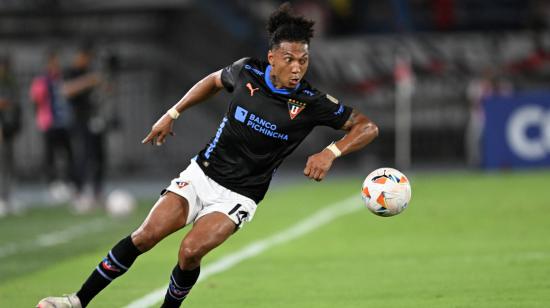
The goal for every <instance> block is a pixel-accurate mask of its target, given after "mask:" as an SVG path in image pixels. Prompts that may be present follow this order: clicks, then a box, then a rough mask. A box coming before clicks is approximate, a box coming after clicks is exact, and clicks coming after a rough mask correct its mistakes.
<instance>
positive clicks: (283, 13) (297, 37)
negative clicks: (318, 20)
mask: <svg viewBox="0 0 550 308" xmlns="http://www.w3.org/2000/svg"><path fill="white" fill-rule="evenodd" d="M314 24H315V22H313V21H311V20H307V19H305V18H304V17H303V16H295V15H294V14H293V13H292V7H291V6H290V3H288V2H285V3H283V4H282V5H281V6H280V7H279V8H278V9H277V10H276V11H275V12H273V13H272V14H271V16H269V21H268V22H267V32H268V33H269V49H272V48H273V47H274V46H276V45H278V44H279V43H281V42H282V41H288V42H304V43H307V44H309V40H310V39H311V38H312V37H313V25H314Z"/></svg>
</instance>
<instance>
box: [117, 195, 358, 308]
mask: <svg viewBox="0 0 550 308" xmlns="http://www.w3.org/2000/svg"><path fill="white" fill-rule="evenodd" d="M360 209H363V207H361V199H360V198H359V197H357V196H354V197H350V198H348V199H345V200H342V201H339V202H337V203H333V204H331V205H329V206H327V207H324V208H323V209H321V210H319V211H317V212H316V213H314V214H313V215H311V216H309V217H307V218H306V219H304V220H302V221H300V222H298V223H297V224H295V225H293V226H291V227H289V228H288V229H285V230H283V231H282V232H279V233H277V234H274V235H272V236H270V237H267V238H264V239H262V240H258V241H256V242H253V243H251V244H250V245H248V246H246V247H244V248H242V249H240V250H238V251H236V252H234V253H231V254H229V255H226V256H224V257H222V258H221V259H219V260H217V261H215V262H214V263H211V264H209V265H207V266H205V267H204V268H203V269H201V275H200V277H199V282H200V281H203V280H205V279H207V278H208V277H210V276H212V275H215V274H218V273H221V272H224V271H226V270H228V269H230V268H231V267H233V266H235V265H237V264H239V263H240V262H242V261H244V260H246V259H250V258H253V257H255V256H257V255H259V254H261V253H262V252H264V251H265V250H267V249H269V248H271V247H274V246H277V245H280V244H284V243H286V242H289V241H292V240H293V239H296V238H298V237H300V236H302V235H305V234H307V233H309V232H311V231H313V230H315V229H317V228H319V227H321V226H323V225H326V224H328V223H329V222H331V221H333V220H335V219H337V218H339V217H341V216H345V215H348V214H350V213H353V212H355V211H358V210H360ZM165 292H166V286H163V287H161V288H158V289H156V290H154V291H152V292H151V293H149V294H147V295H145V296H144V297H142V298H140V299H137V300H135V301H133V302H131V303H130V304H128V306H126V307H125V308H146V307H150V306H152V305H154V304H155V303H158V302H159V301H160V300H162V299H163V298H164V294H165Z"/></svg>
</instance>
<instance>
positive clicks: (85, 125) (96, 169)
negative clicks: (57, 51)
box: [65, 44, 107, 212]
mask: <svg viewBox="0 0 550 308" xmlns="http://www.w3.org/2000/svg"><path fill="white" fill-rule="evenodd" d="M93 56H94V54H93V50H92V47H91V46H90V45H89V44H85V45H83V46H81V47H80V48H79V50H78V51H77V53H76V55H75V57H74V59H73V62H72V65H71V67H70V68H69V69H68V70H67V72H66V74H65V84H66V90H67V91H66V94H67V97H68V99H69V103H70V105H71V107H72V111H73V116H74V121H73V126H72V134H73V138H74V141H75V142H74V145H75V150H76V151H75V152H76V165H77V177H78V181H77V182H78V184H79V186H78V187H77V193H78V194H79V198H78V200H77V201H76V203H75V209H76V210H77V212H88V211H90V210H92V209H93V208H94V207H96V206H98V205H100V204H101V199H102V193H103V182H104V175H105V138H104V135H105V134H104V133H105V130H106V128H107V127H106V126H107V123H106V121H105V120H104V119H103V117H101V115H100V110H99V105H98V103H99V102H98V101H97V91H96V90H98V86H99V84H100V81H101V79H100V76H99V74H98V73H95V72H93V71H92V66H91V65H92V60H93ZM89 181H90V182H91V184H92V190H93V195H92V197H89V196H88V195H87V194H86V192H85V184H86V183H87V182H89Z"/></svg>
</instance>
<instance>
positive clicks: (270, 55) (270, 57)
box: [267, 49, 275, 66]
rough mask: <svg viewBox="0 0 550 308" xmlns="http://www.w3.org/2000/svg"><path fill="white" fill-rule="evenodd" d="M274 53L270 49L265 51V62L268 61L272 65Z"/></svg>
mask: <svg viewBox="0 0 550 308" xmlns="http://www.w3.org/2000/svg"><path fill="white" fill-rule="evenodd" d="M274 57H275V55H274V54H273V51H271V49H270V50H269V51H268V52H267V62H269V65H271V66H273V62H274V61H273V58H274Z"/></svg>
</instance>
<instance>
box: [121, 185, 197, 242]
mask: <svg viewBox="0 0 550 308" xmlns="http://www.w3.org/2000/svg"><path fill="white" fill-rule="evenodd" d="M188 212H189V203H188V201H187V200H186V199H185V198H184V197H182V196H179V195H177V194H175V193H172V192H167V193H166V194H163V195H162V196H161V197H160V198H159V199H158V201H157V202H156V203H155V205H154V206H153V208H152V209H151V211H150V212H149V215H147V218H145V220H144V221H143V223H142V224H141V226H140V227H139V228H138V229H137V230H136V231H134V232H133V233H132V241H133V242H134V244H135V245H136V246H137V247H138V249H140V250H141V251H146V250H149V249H151V248H152V247H153V246H154V245H156V244H157V243H158V242H160V241H161V240H162V239H163V238H165V237H166V236H168V235H170V234H172V233H174V232H176V231H178V230H180V229H181V228H183V227H184V226H185V223H186V220H187V214H188Z"/></svg>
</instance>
